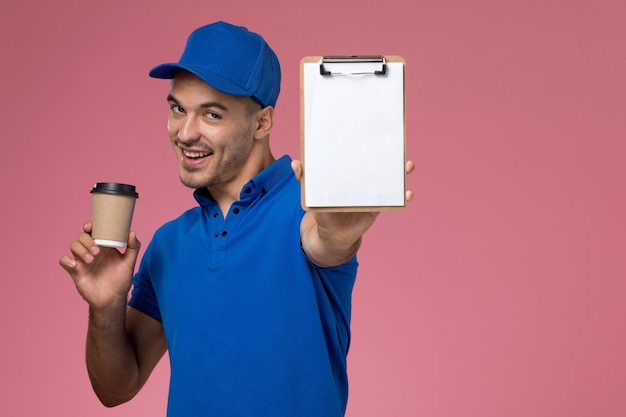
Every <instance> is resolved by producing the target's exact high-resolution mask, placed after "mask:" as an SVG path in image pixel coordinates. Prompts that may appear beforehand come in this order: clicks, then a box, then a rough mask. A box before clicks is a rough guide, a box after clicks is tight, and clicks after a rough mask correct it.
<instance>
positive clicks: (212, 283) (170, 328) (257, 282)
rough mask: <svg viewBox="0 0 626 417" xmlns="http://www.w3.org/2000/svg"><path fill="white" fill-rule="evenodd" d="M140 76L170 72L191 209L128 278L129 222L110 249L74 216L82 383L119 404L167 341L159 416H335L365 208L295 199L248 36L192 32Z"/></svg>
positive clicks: (259, 41)
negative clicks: (83, 331)
mask: <svg viewBox="0 0 626 417" xmlns="http://www.w3.org/2000/svg"><path fill="white" fill-rule="evenodd" d="M150 75H151V76H152V77H155V78H165V79H171V88H170V93H169V95H168V98H167V101H168V104H169V106H170V114H169V123H168V130H169V135H170V139H171V142H172V145H173V148H174V151H175V152H176V155H177V157H178V161H179V175H180V179H181V181H182V183H183V184H185V185H186V186H188V187H191V188H193V189H195V192H194V196H195V198H196V200H197V202H198V204H199V205H198V207H195V208H192V209H190V210H188V211H187V212H185V213H184V214H183V215H182V216H180V217H179V218H178V219H176V220H174V221H172V222H169V223H167V224H165V225H164V226H162V227H161V228H159V230H158V231H157V232H156V233H155V235H154V238H153V240H152V241H151V242H150V245H149V246H148V248H147V250H146V252H145V254H144V256H143V258H142V261H141V265H140V267H139V269H138V271H137V273H136V275H135V276H134V278H133V271H134V268H135V262H136V260H137V255H138V251H139V247H140V243H139V241H138V239H137V237H136V235H135V233H134V232H132V231H131V232H130V234H129V239H128V247H127V249H126V250H125V251H124V253H121V252H119V251H118V250H116V249H111V248H99V247H98V246H97V245H96V244H95V243H94V241H93V239H92V238H91V236H90V234H89V233H90V231H91V223H90V222H88V223H86V224H85V226H84V231H83V233H81V234H80V235H79V237H78V239H77V240H76V241H74V242H72V243H71V245H70V250H71V252H72V256H63V257H61V259H60V260H59V262H60V264H61V266H62V267H63V268H64V269H65V270H67V271H68V272H69V274H70V275H71V277H72V278H73V280H74V282H75V284H76V287H77V289H78V291H79V293H80V294H81V296H82V297H83V298H84V299H85V300H86V301H87V303H88V304H89V311H90V314H89V328H88V337H87V347H86V350H87V369H88V372H89V377H90V380H91V382H92V385H93V388H94V391H95V392H96V394H97V395H98V397H99V398H100V400H101V401H102V403H103V404H105V405H107V406H114V405H117V404H120V403H123V402H125V401H128V400H130V399H131V398H133V397H134V396H135V395H136V394H137V392H139V390H140V389H141V387H142V386H143V385H144V383H145V382H146V380H147V379H148V377H149V375H150V373H151V372H152V370H153V369H154V367H155V366H156V364H157V363H158V361H159V360H160V359H161V357H162V356H163V354H164V353H165V352H166V351H167V352H168V354H169V357H170V364H171V380H170V392H169V401H168V416H185V417H187V416H229V417H234V416H272V417H280V416H285V417H287V416H289V417H296V416H297V417H302V416H315V417H322V416H324V417H333V416H343V415H344V413H345V409H346V403H347V372H346V355H347V352H348V346H349V342H350V329H349V325H350V311H351V293H352V287H353V284H354V280H355V276H356V270H357V262H356V256H355V255H356V252H357V249H358V247H359V245H360V242H361V236H362V234H363V233H364V232H365V231H366V230H367V229H368V228H369V227H370V226H371V224H372V223H373V222H374V220H375V218H376V213H341V214H338V213H316V214H313V213H307V212H305V211H304V210H303V209H302V207H301V206H300V184H299V179H300V178H301V176H302V166H301V165H300V163H299V161H291V160H290V159H289V157H288V156H283V157H282V158H279V159H278V160H275V159H274V157H273V156H272V153H271V150H270V146H269V134H270V131H271V129H272V126H273V123H274V106H275V104H276V100H277V98H278V94H279V90H280V67H279V63H278V59H277V58H276V55H275V54H274V52H273V51H272V50H271V49H270V47H269V46H268V45H267V44H266V43H265V41H264V40H263V38H262V37H261V36H259V35H257V34H255V33H252V32H249V31H248V30H247V29H245V28H243V27H236V26H233V25H230V24H228V23H224V22H218V23H214V24H211V25H207V26H204V27H201V28H199V29H197V30H196V31H194V32H193V33H192V34H191V35H190V37H189V39H188V41H187V45H186V47H185V50H184V52H183V55H182V57H181V59H180V61H179V62H178V63H172V64H163V65H159V66H157V67H155V68H153V69H152V70H151V71H150ZM413 167H414V166H413V164H412V163H409V164H407V171H408V172H410V171H412V169H413ZM294 174H295V175H294ZM409 198H410V195H408V196H407V199H409ZM131 284H132V287H133V290H132V297H131V298H130V301H127V296H128V292H129V291H130V288H131Z"/></svg>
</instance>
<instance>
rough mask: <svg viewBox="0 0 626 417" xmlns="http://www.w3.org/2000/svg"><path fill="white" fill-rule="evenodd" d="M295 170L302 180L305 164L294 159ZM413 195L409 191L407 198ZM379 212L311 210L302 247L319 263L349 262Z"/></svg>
mask: <svg viewBox="0 0 626 417" xmlns="http://www.w3.org/2000/svg"><path fill="white" fill-rule="evenodd" d="M291 167H292V169H293V172H294V174H295V176H296V178H297V179H298V181H300V180H301V179H302V164H301V163H300V161H297V160H294V161H293V162H292V164H291ZM414 169H415V164H414V163H413V161H408V162H407V164H406V173H407V174H409V173H411V172H412V171H413V170H414ZM412 197H413V194H412V192H411V191H407V193H406V200H407V201H409V200H411V198H412ZM379 214H380V213H379V212H317V211H316V212H307V213H306V214H305V215H304V218H303V219H302V222H301V224H300V236H301V238H302V248H303V249H304V252H305V253H306V255H307V256H308V258H309V259H310V260H311V262H313V263H314V264H315V265H317V266H319V267H323V268H325V267H331V266H337V265H341V264H342V263H345V262H347V261H348V260H349V259H350V258H352V256H354V254H356V252H357V251H358V249H359V247H360V246H361V238H362V236H363V234H364V233H365V232H366V231H367V230H368V229H369V228H370V227H371V226H372V224H374V221H375V220H376V217H378V215H379Z"/></svg>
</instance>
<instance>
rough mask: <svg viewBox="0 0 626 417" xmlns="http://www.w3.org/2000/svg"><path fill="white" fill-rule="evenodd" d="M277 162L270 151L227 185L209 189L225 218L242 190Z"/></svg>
mask: <svg viewBox="0 0 626 417" xmlns="http://www.w3.org/2000/svg"><path fill="white" fill-rule="evenodd" d="M274 161H275V158H274V156H273V155H272V153H271V152H270V151H269V150H268V151H267V152H265V153H264V154H263V155H262V157H261V158H259V159H258V160H256V161H254V163H251V164H248V167H246V168H244V170H243V171H242V172H241V175H239V176H238V177H237V178H236V179H234V180H233V181H232V182H229V183H226V184H219V185H214V186H210V187H209V192H210V193H211V197H213V199H214V200H215V201H216V202H217V205H218V206H219V208H220V210H221V211H222V215H223V216H224V218H226V216H227V215H228V211H229V210H230V206H231V205H232V204H233V203H234V202H235V201H237V200H239V195H240V193H241V189H242V188H243V186H244V185H245V184H247V183H248V182H249V181H250V180H251V179H252V178H253V177H254V176H255V175H257V174H258V173H259V172H261V171H263V170H264V169H265V168H267V167H268V166H270V165H271V164H272V163H273V162H274Z"/></svg>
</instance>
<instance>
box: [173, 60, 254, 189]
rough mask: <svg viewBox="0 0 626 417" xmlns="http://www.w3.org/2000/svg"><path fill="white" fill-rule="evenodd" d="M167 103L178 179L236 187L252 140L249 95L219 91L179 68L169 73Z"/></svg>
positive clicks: (191, 184) (200, 185)
mask: <svg viewBox="0 0 626 417" xmlns="http://www.w3.org/2000/svg"><path fill="white" fill-rule="evenodd" d="M168 103H169V105H170V114H169V119H168V131H169V135H170V139H171V141H172V145H173V146H174V151H175V152H176V156H177V157H178V162H179V175H180V180H181V182H182V183H183V184H185V185H186V186H188V187H191V188H204V187H212V186H215V187H224V188H228V187H229V186H231V185H232V186H233V187H240V186H241V185H239V183H240V182H241V181H240V180H241V178H242V177H243V176H246V175H248V173H247V172H245V171H246V163H247V162H248V159H249V156H250V154H251V152H252V149H253V147H254V144H255V140H254V126H255V112H254V111H253V108H252V107H251V104H250V103H251V99H249V98H246V97H235V96H231V95H227V94H224V93H221V92H219V91H217V90H215V89H214V88H212V87H210V86H209V85H208V84H206V83H205V82H204V81H202V80H200V79H199V78H197V77H196V76H194V75H192V74H189V73H187V72H182V71H181V72H179V73H178V74H176V76H175V77H174V79H172V84H171V89H170V95H169V96H168ZM259 108H260V107H259ZM246 181H247V178H246ZM237 191H238V190H237Z"/></svg>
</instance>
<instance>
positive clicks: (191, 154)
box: [183, 150, 209, 158]
mask: <svg viewBox="0 0 626 417" xmlns="http://www.w3.org/2000/svg"><path fill="white" fill-rule="evenodd" d="M183 153H184V154H185V156H186V157H187V158H202V157H204V156H207V155H209V153H208V152H191V151H186V150H183Z"/></svg>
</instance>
